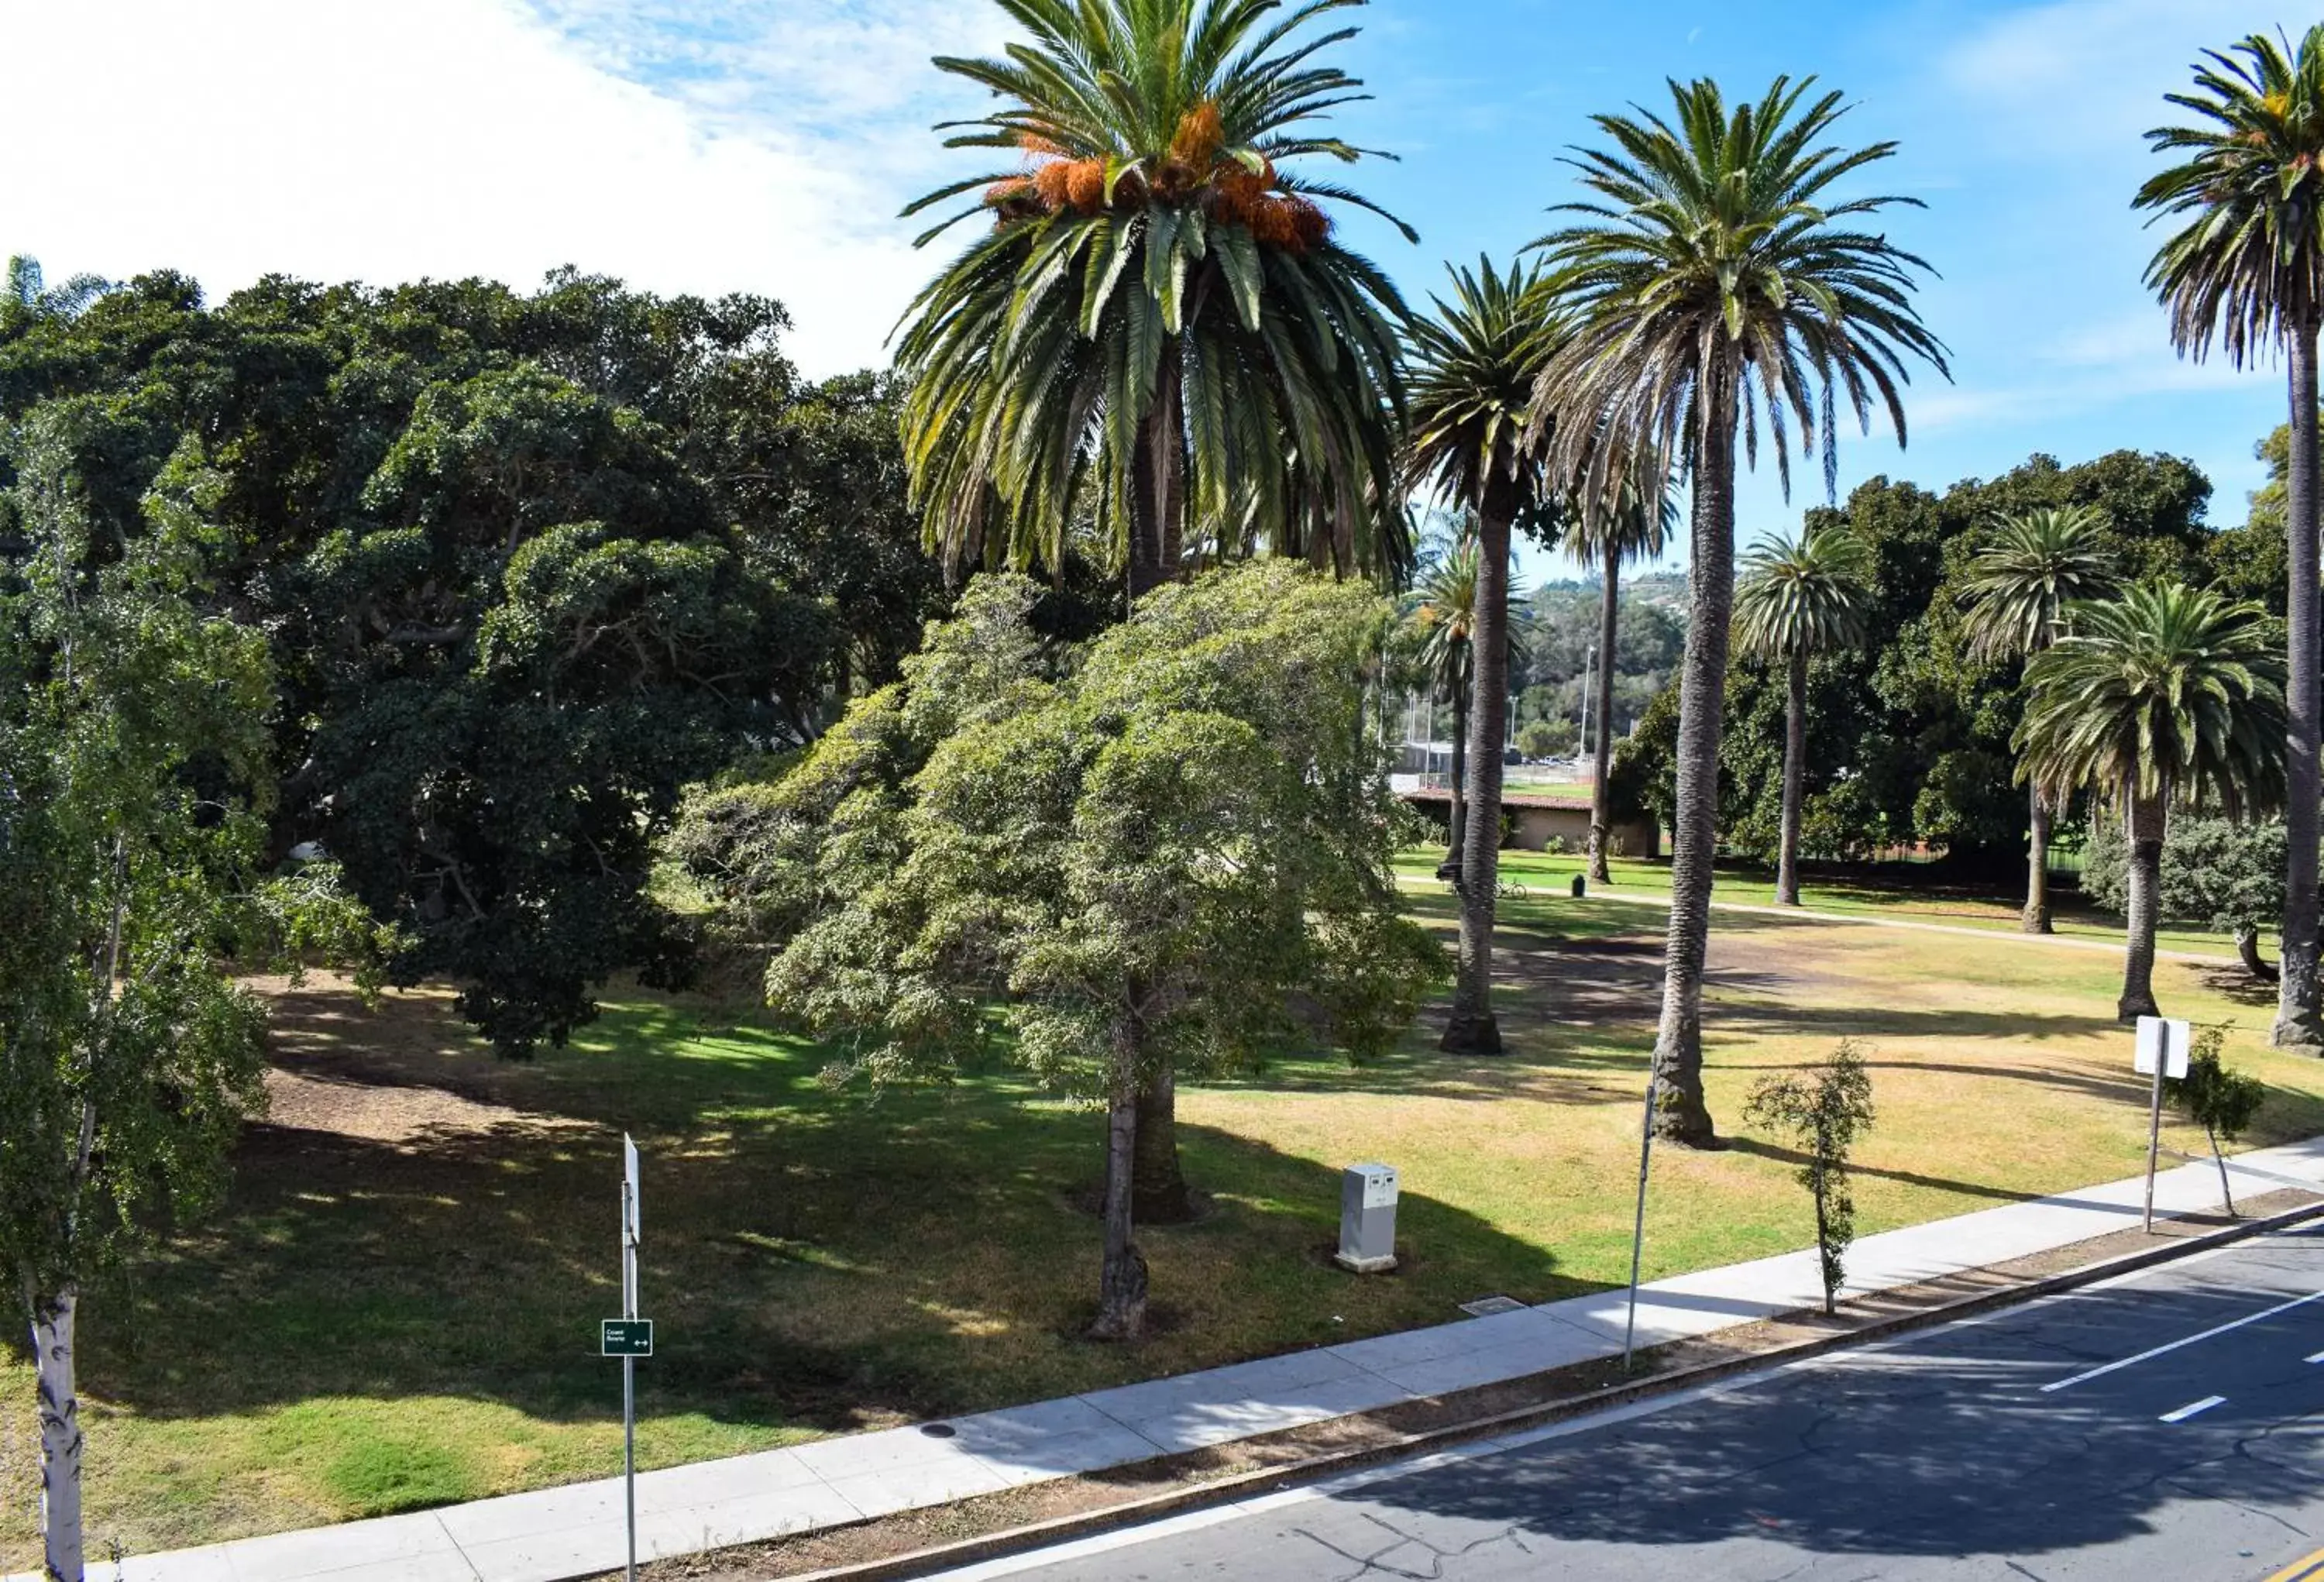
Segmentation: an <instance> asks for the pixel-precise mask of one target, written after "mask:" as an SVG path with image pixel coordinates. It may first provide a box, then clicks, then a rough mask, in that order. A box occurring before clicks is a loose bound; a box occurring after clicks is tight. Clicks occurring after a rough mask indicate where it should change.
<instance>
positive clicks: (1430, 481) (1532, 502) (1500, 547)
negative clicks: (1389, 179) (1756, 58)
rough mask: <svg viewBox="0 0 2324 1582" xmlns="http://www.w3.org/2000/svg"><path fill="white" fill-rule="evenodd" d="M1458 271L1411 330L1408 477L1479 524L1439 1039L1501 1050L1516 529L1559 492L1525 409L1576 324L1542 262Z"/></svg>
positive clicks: (1543, 440) (1456, 1046) (1449, 1044)
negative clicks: (1465, 789) (1505, 783)
mask: <svg viewBox="0 0 2324 1582" xmlns="http://www.w3.org/2000/svg"><path fill="white" fill-rule="evenodd" d="M1477 267H1478V273H1474V274H1472V273H1470V272H1469V271H1468V270H1466V269H1455V270H1453V271H1452V272H1451V273H1452V301H1449V302H1448V301H1445V300H1444V299H1443V298H1441V297H1440V298H1435V299H1433V300H1432V306H1433V307H1434V313H1432V314H1429V315H1426V316H1425V317H1422V318H1419V319H1415V320H1414V321H1413V323H1412V326H1411V328H1410V330H1409V332H1408V338H1409V341H1410V346H1411V356H1412V432H1411V436H1410V438H1409V439H1407V440H1406V447H1405V450H1406V469H1407V472H1408V475H1409V476H1410V478H1411V481H1412V482H1413V483H1414V484H1415V485H1416V486H1420V487H1422V488H1425V489H1427V490H1429V491H1431V492H1433V493H1434V495H1436V496H1437V498H1439V499H1440V500H1443V501H1446V502H1448V503H1450V504H1453V505H1456V506H1458V507H1459V508H1460V509H1461V510H1462V511H1464V512H1466V513H1470V515H1471V517H1472V518H1473V520H1474V521H1475V523H1476V544H1477V553H1476V557H1475V567H1476V573H1477V591H1476V594H1475V597H1474V600H1473V604H1474V622H1475V638H1474V641H1473V642H1472V643H1471V645H1470V648H1471V654H1472V655H1473V658H1472V659H1471V668H1472V671H1473V675H1472V678H1471V692H1472V694H1473V695H1474V698H1475V707H1474V708H1471V710H1470V713H1469V718H1468V720H1467V722H1466V723H1467V727H1468V736H1469V742H1468V756H1469V769H1470V773H1471V780H1472V783H1471V786H1470V787H1469V797H1468V806H1467V808H1466V810H1465V820H1464V822H1465V828H1463V829H1462V830H1461V831H1460V832H1459V833H1458V834H1457V835H1456V836H1455V841H1456V844H1457V846H1458V847H1459V850H1460V854H1461V855H1460V877H1459V881H1458V882H1459V884H1460V890H1461V964H1460V969H1459V976H1458V978H1457V979H1456V982H1455V986H1454V988H1453V994H1452V1015H1451V1017H1450V1018H1449V1019H1448V1020H1447V1021H1446V1022H1445V1024H1444V1037H1443V1047H1444V1048H1445V1049H1447V1050H1457V1051H1461V1052H1464V1053H1475V1054H1499V1052H1500V1050H1501V1032H1500V1026H1499V1022H1496V1021H1495V1020H1494V1019H1493V911H1494V902H1495V896H1496V893H1497V891H1498V889H1499V871H1500V844H1501V843H1500V829H1501V744H1502V743H1504V742H1505V741H1507V740H1508V702H1509V680H1508V651H1509V636H1510V633H1509V534H1510V532H1511V530H1512V529H1514V528H1516V527H1518V526H1520V525H1527V526H1531V525H1534V524H1537V523H1541V522H1542V521H1543V520H1544V519H1545V517H1546V516H1548V515H1549V514H1550V513H1552V512H1554V510H1555V509H1556V506H1557V504H1558V500H1557V495H1556V491H1555V489H1554V485H1553V482H1552V479H1551V477H1550V475H1549V472H1548V469H1547V467H1546V466H1545V457H1546V454H1547V451H1548V440H1549V439H1550V436H1551V433H1552V431H1553V430H1552V429H1551V428H1550V427H1549V426H1548V425H1544V424H1533V425H1531V426H1528V424H1527V422H1526V408H1527V407H1528V405H1529V404H1530V403H1531V402H1532V399H1533V391H1534V387H1535V384H1538V383H1539V382H1540V380H1541V377H1542V375H1543V374H1544V373H1545V371H1546V370H1547V368H1548V366H1549V360H1550V358H1551V356H1553V355H1554V353H1555V352H1556V350H1557V348H1558V347H1559V346H1560V345H1561V344H1563V339H1564V337H1565V334H1566V329H1567V326H1566V324H1565V322H1564V319H1563V316H1562V315H1561V314H1560V313H1559V312H1558V310H1557V308H1556V304H1555V302H1554V299H1553V298H1552V297H1551V295H1550V293H1549V291H1548V289H1547V287H1546V286H1545V283H1544V282H1543V279H1542V276H1541V273H1540V271H1539V270H1538V269H1537V268H1531V269H1529V268H1525V267H1522V266H1520V265H1518V264H1510V266H1509V268H1508V273H1506V274H1502V273H1496V272H1495V271H1494V269H1493V266H1492V264H1491V263H1490V262H1489V260H1486V259H1482V258H1480V259H1479V260H1478V261H1477Z"/></svg>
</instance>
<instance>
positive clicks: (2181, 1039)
mask: <svg viewBox="0 0 2324 1582" xmlns="http://www.w3.org/2000/svg"><path fill="white" fill-rule="evenodd" d="M2192 1037H2193V1032H2192V1030H2191V1029H2190V1028H2189V1026H2188V1025H2187V1023H2185V1022H2177V1021H2172V1020H2170V1019H2168V1018H2165V1017H2161V1016H2142V1017H2140V1018H2139V1019H2138V1052H2137V1055H2136V1057H2135V1060H2134V1062H2133V1065H2132V1069H2134V1070H2135V1071H2136V1072H2137V1073H2138V1075H2140V1076H2141V1077H2152V1076H2153V1075H2154V1066H2155V1062H2156V1061H2157V1060H2158V1059H2160V1060H2161V1061H2162V1063H2163V1075H2164V1076H2165V1077H2169V1078H2173V1079H2174V1080H2175V1079H2177V1078H2181V1077H2184V1076H2185V1075H2187V1048H2188V1045H2189V1043H2190V1041H2191V1039H2192Z"/></svg>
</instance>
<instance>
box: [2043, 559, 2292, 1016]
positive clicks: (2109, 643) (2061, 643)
mask: <svg viewBox="0 0 2324 1582" xmlns="http://www.w3.org/2000/svg"><path fill="white" fill-rule="evenodd" d="M2270 628H2271V623H2270V622H2269V620H2268V618H2267V612H2266V611H2264V609H2262V608H2261V607H2260V606H2257V605H2255V604H2231V603H2229V602H2228V601H2227V600H2226V599H2223V598H2221V597H2219V596H2218V594H2216V593H2214V592H2212V591H2210V590H2209V589H2208V588H2191V587H2187V586H2186V585H2185V584H2183V583H2177V582H2149V583H2141V584H2138V585H2137V586H2135V587H2131V588H2129V589H2127V590H2126V591H2125V592H2124V594H2123V595H2122V597H2120V598H2118V599H2115V600H2112V601H2109V602H2107V603H2105V604H2083V605H2076V606H2073V608H2072V611H2071V619H2070V631H2069V632H2068V633H2067V634H2065V635H2064V636H2062V637H2061V638H2060V639H2059V640H2058V641H2057V642H2056V643H2053V644H2052V645H2051V646H2050V647H2049V648H2047V649H2045V650H2043V652H2040V653H2037V654H2035V655H2034V656H2033V660H2032V661H2030V662H2029V663H2028V664H2027V665H2026V667H2025V693H2026V697H2025V716H2024V718H2023V719H2022V720H2020V721H2019V722H2018V726H2017V733H2016V735H2015V737H2013V738H2012V742H2013V745H2015V747H2016V748H2017V749H2018V750H2019V753H2020V754H2021V757H2020V759H2019V762H2018V769H2017V772H2018V774H2019V776H2020V777H2021V778H2023V779H2025V780H2028V781H2031V782H2033V783H2035V784H2037V785H2040V786H2042V787H2043V788H2044V789H2045V790H2046V791H2048V792H2049V794H2051V795H2052V797H2054V798H2056V799H2058V800H2061V801H2062V800H2064V799H2065V798H2066V797H2068V796H2070V795H2072V794H2073V792H2074V791H2077V790H2080V788H2082V787H2084V786H2091V787H2095V788H2097V789H2098V791H2100V792H2101V793H2102V794H2104V795H2105V796H2106V798H2107V800H2109V801H2110V802H2111V803H2112V804H2113V805H2114V807H2115V808H2116V809H2117V810H2120V812H2121V814H2122V816H2123V819H2124V825H2125V829H2126V833H2127V835H2128V837H2129V846H2130V874H2129V877H2130V906H2129V937H2128V951H2127V954H2126V959H2125V962H2124V966H2123V979H2122V998H2121V1000H2120V1002H2119V1003H2118V1004H2116V1013H2117V1014H2118V1015H2120V1016H2121V1017H2122V1019H2123V1020H2124V1021H2126V1022H2128V1021H2132V1020H2135V1018H2137V1017H2140V1016H2153V1015H2155V1014H2157V1012H2156V1010H2155V1004H2154V930H2155V924H2156V922H2157V921H2159V918H2160V914H2161V910H2162V906H2161V898H2162V883H2163V876H2162V864H2163V836H2164V834H2165V820H2166V819H2168V817H2169V809H2170V806H2171V804H2172V802H2173V801H2179V802H2183V803H2187V804H2189V805H2193V806H2201V805H2204V804H2206V803H2211V802H2216V803H2217V804H2218V806H2219V807H2220V808H2221V809H2222V810H2224V811H2226V812H2227V813H2228V814H2229V815H2230V816H2240V815H2242V814H2244V813H2246V812H2247V811H2252V810H2258V809H2264V808H2268V807H2273V806H2275V805H2277V804H2278V803H2279V802H2280V801H2281V800H2282V795H2283V786H2284V759H2285V754H2284V746H2283V743H2284V735H2283V725H2284V719H2283V707H2284V705H2283V673H2284V671H2283V666H2282V662H2281V661H2278V660H2277V659H2276V658H2275V656H2274V654H2273V652H2272V648H2271V643H2272V641H2273V633H2272V631H2271V629H2270Z"/></svg>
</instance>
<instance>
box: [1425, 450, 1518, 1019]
mask: <svg viewBox="0 0 2324 1582" xmlns="http://www.w3.org/2000/svg"><path fill="white" fill-rule="evenodd" d="M1510 488H1511V486H1510V484H1509V482H1508V480H1507V479H1506V478H1504V477H1502V476H1500V475H1499V473H1498V472H1496V473H1495V474H1494V475H1493V476H1492V477H1491V478H1490V479H1489V481H1488V482H1487V483H1486V485H1485V497H1484V500H1483V502H1482V504H1481V505H1480V508H1479V510H1478V512H1477V610H1476V624H1475V626H1474V627H1473V629H1472V635H1471V639H1470V643H1469V676H1470V685H1471V689H1472V690H1473V692H1474V694H1475V696H1474V697H1473V698H1472V699H1471V702H1470V706H1469V780H1470V785H1469V808H1468V814H1467V817H1466V819H1464V820H1463V822H1464V825H1465V827H1466V829H1467V833H1466V835H1465V836H1463V837H1462V848H1461V954H1460V959H1459V961H1458V962H1457V963H1456V965H1455V967H1454V969H1453V971H1454V977H1453V982H1452V1017H1451V1019H1450V1020H1449V1021H1447V1022H1445V1024H1444V1037H1443V1040H1442V1041H1440V1042H1439V1045H1438V1047H1439V1048H1441V1049H1443V1050H1446V1051H1448V1052H1450V1053H1453V1054H1463V1055H1498V1054H1499V1053H1500V1052H1501V1029H1500V1024H1499V1022H1496V1021H1494V1019H1493V910H1494V902H1495V899H1496V896H1495V892H1496V890H1497V889H1498V888H1499V884H1500V874H1501V767H1502V762H1503V760H1502V749H1501V739H1502V737H1503V736H1504V735H1506V734H1507V733H1508V717H1509V522H1510V519H1511V518H1512V517H1513V516H1514V515H1515V514H1516V511H1515V504H1516V502H1515V501H1514V500H1513V499H1512V498H1511V497H1510Z"/></svg>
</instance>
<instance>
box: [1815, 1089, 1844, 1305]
mask: <svg viewBox="0 0 2324 1582" xmlns="http://www.w3.org/2000/svg"><path fill="white" fill-rule="evenodd" d="M1824 1157H1825V1151H1824V1145H1823V1141H1822V1136H1821V1133H1818V1136H1817V1141H1816V1162H1815V1163H1814V1164H1813V1165H1812V1167H1810V1168H1812V1170H1814V1171H1815V1190H1814V1192H1813V1194H1812V1195H1813V1197H1814V1198H1815V1214H1816V1273H1817V1275H1818V1277H1819V1278H1820V1279H1821V1280H1822V1281H1823V1310H1824V1316H1825V1317H1826V1318H1830V1317H1831V1314H1832V1312H1833V1310H1834V1308H1835V1307H1836V1305H1837V1301H1838V1299H1839V1295H1840V1282H1839V1281H1836V1280H1834V1279H1833V1278H1832V1267H1831V1215H1830V1214H1829V1213H1828V1212H1827V1211H1826V1209H1825V1199H1826V1198H1829V1197H1830V1196H1831V1170H1829V1169H1827V1168H1826V1166H1825V1164H1824Z"/></svg>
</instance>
